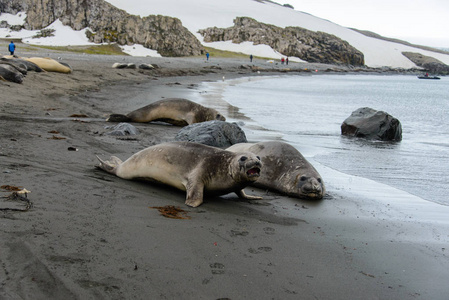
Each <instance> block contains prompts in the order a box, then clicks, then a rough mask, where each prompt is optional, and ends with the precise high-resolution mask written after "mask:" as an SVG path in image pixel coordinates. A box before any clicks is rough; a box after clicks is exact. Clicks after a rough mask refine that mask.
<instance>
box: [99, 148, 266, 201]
mask: <svg viewBox="0 0 449 300" xmlns="http://www.w3.org/2000/svg"><path fill="white" fill-rule="evenodd" d="M97 158H98V159H99V161H100V165H99V166H97V167H98V168H100V169H102V170H104V171H106V172H108V173H111V174H114V175H116V176H118V177H120V178H123V179H146V180H149V181H155V182H159V183H163V184H166V185H170V186H172V187H175V188H177V189H179V190H183V191H185V192H186V201H185V204H186V205H188V206H192V207H197V206H199V205H201V203H203V199H204V195H205V194H215V195H224V194H228V193H231V192H234V193H236V194H237V195H238V196H239V197H241V198H246V199H261V198H259V197H254V196H247V195H246V194H245V192H244V191H243V189H244V188H245V187H246V186H248V185H250V184H251V183H253V182H254V181H256V180H257V179H258V178H259V176H260V170H261V168H262V163H261V161H260V158H259V157H258V156H256V155H255V154H253V153H250V152H236V153H234V152H230V151H226V150H222V149H219V148H215V147H211V146H206V145H202V144H197V143H190V142H170V143H163V144H159V145H155V146H151V147H148V148H146V149H144V150H141V151H139V152H137V153H136V154H134V155H132V156H131V157H129V158H128V159H127V160H126V161H124V162H122V161H121V160H120V159H119V158H117V157H115V156H112V157H111V159H110V160H108V161H104V160H102V159H100V158H99V157H98V156H97Z"/></svg>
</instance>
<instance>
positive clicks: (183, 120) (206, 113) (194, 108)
mask: <svg viewBox="0 0 449 300" xmlns="http://www.w3.org/2000/svg"><path fill="white" fill-rule="evenodd" d="M213 120H220V121H226V118H225V117H223V115H221V114H220V113H219V112H217V111H216V110H215V109H213V108H208V107H205V106H202V105H200V104H198V103H195V102H192V101H190V100H187V99H182V98H169V99H163V100H159V101H156V102H154V103H151V104H149V105H147V106H144V107H142V108H139V109H137V110H134V111H132V112H130V113H128V114H127V115H120V114H112V115H110V116H109V118H108V119H107V120H106V121H108V122H137V123H147V122H151V121H162V122H166V123H169V124H173V125H176V126H187V125H191V124H194V123H200V122H206V121H213Z"/></svg>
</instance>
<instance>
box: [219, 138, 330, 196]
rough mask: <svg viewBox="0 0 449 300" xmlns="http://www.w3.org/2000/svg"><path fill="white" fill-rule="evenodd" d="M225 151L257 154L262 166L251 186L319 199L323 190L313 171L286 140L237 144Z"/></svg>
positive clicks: (324, 191) (318, 178) (323, 192)
mask: <svg viewBox="0 0 449 300" xmlns="http://www.w3.org/2000/svg"><path fill="white" fill-rule="evenodd" d="M226 150H228V151H232V152H241V151H247V152H252V153H254V154H256V155H258V156H260V158H261V159H262V163H263V164H264V168H263V172H262V173H261V175H260V178H259V179H258V180H257V181H256V182H255V183H254V186H257V187H260V188H264V189H268V190H274V191H277V192H280V193H282V194H286V195H288V196H292V197H296V198H303V199H322V198H323V196H324V194H325V193H326V190H325V187H324V183H323V180H322V178H321V176H320V174H319V173H318V172H317V170H315V168H314V167H313V166H312V165H311V164H310V163H309V162H308V161H307V160H306V159H305V158H304V156H302V154H301V153H300V152H299V151H298V150H296V148H294V147H293V146H291V145H289V144H287V143H284V142H279V141H266V142H259V143H255V144H252V143H240V144H235V145H232V146H231V147H229V148H227V149H226Z"/></svg>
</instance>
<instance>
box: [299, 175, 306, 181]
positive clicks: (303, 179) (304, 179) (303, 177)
mask: <svg viewBox="0 0 449 300" xmlns="http://www.w3.org/2000/svg"><path fill="white" fill-rule="evenodd" d="M299 180H301V181H306V180H307V177H306V176H301V178H299Z"/></svg>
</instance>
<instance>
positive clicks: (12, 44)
mask: <svg viewBox="0 0 449 300" xmlns="http://www.w3.org/2000/svg"><path fill="white" fill-rule="evenodd" d="M8 50H9V52H10V53H11V55H14V51H16V45H15V44H14V42H13V41H11V43H10V44H9V46H8Z"/></svg>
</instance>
